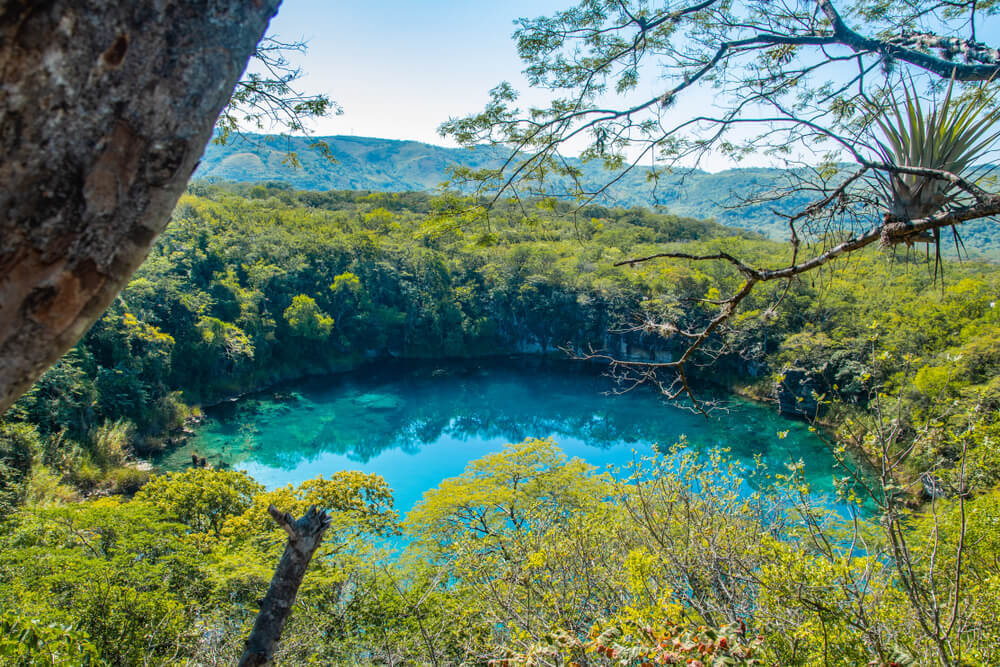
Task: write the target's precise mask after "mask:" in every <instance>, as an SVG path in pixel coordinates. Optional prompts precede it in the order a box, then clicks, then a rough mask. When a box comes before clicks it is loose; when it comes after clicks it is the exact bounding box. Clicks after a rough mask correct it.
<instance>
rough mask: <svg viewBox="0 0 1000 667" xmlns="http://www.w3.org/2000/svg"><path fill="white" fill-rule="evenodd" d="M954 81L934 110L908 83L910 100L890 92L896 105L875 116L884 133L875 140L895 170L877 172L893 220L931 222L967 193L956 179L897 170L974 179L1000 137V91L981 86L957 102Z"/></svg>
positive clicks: (886, 162) (905, 90)
mask: <svg viewBox="0 0 1000 667" xmlns="http://www.w3.org/2000/svg"><path fill="white" fill-rule="evenodd" d="M954 83H955V82H954V80H952V81H951V82H950V83H949V84H948V90H947V92H946V93H945V96H944V100H943V101H942V102H941V104H940V105H936V106H934V107H933V108H931V109H925V108H924V104H923V103H922V102H921V100H920V98H919V97H918V96H917V93H916V89H915V87H911V86H907V85H906V84H905V83H904V84H903V94H904V96H905V97H904V99H903V100H902V101H899V100H897V99H896V97H895V96H894V95H891V94H890V99H891V100H892V106H891V107H890V108H889V109H886V110H883V111H882V112H881V113H880V114H879V115H877V116H876V117H875V123H876V125H877V126H878V128H879V130H881V133H882V139H879V138H876V139H875V150H876V152H877V153H878V154H879V157H880V158H881V160H882V162H883V163H884V164H885V165H888V166H889V167H890V170H888V171H885V172H883V171H877V172H876V182H877V186H878V189H879V190H880V191H881V195H882V196H883V197H884V202H883V203H884V206H885V208H886V209H887V212H888V214H889V215H890V216H891V217H892V218H895V219H897V220H918V219H920V218H925V217H927V216H930V215H933V214H935V213H937V212H939V211H941V210H942V209H944V208H945V207H947V206H949V205H951V204H952V203H954V202H955V201H956V200H958V199H960V198H961V197H962V194H963V191H962V190H961V189H960V188H959V187H958V186H957V185H956V184H955V182H954V181H952V180H948V179H946V178H941V177H939V176H933V175H924V174H913V173H904V172H902V171H897V170H894V169H892V168H900V167H902V168H907V167H908V168H919V169H930V170H935V171H938V172H947V173H949V174H954V175H956V176H959V177H962V178H966V179H968V178H969V177H971V176H972V174H973V172H974V170H975V166H976V164H977V163H978V162H980V161H981V160H982V159H983V157H984V156H985V154H986V153H987V151H988V150H989V149H990V148H991V147H992V145H993V143H994V141H996V139H997V138H998V137H1000V131H996V130H995V129H994V128H995V126H996V123H997V121H998V120H1000V110H998V109H997V108H996V107H994V105H993V100H994V97H995V96H996V91H995V89H994V91H992V92H988V91H987V90H986V88H985V87H984V88H980V89H979V91H977V93H976V94H973V95H971V96H969V97H967V98H965V99H960V100H955V99H953V98H952V92H953V88H954ZM987 85H989V84H987Z"/></svg>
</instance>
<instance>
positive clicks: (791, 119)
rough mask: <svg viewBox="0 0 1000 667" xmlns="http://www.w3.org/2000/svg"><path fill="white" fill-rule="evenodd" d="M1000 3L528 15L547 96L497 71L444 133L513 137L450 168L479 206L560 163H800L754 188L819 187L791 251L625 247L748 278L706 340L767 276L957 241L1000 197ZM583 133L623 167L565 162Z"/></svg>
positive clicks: (715, 4) (622, 0)
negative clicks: (716, 264)
mask: <svg viewBox="0 0 1000 667" xmlns="http://www.w3.org/2000/svg"><path fill="white" fill-rule="evenodd" d="M996 12H997V5H996V3H994V2H976V1H973V0H969V1H961V0H960V1H956V2H937V1H936V0H919V1H913V2H905V3H890V2H884V1H883V0H863V1H861V2H853V3H842V2H837V1H836V0H781V1H780V2H775V1H773V0H702V1H695V0H663V1H660V2H648V1H646V0H636V1H628V0H585V1H584V2H581V3H580V4H579V5H577V6H575V7H572V8H570V9H567V10H564V11H560V12H557V13H555V14H553V15H552V16H547V17H541V18H535V19H521V20H519V22H518V29H517V31H516V32H515V39H516V42H517V47H518V51H519V53H520V55H521V57H522V59H523V60H524V63H525V73H526V74H527V76H528V79H529V81H530V83H531V85H532V86H534V87H537V88H541V89H545V90H548V91H551V94H552V99H551V103H550V104H549V105H548V106H542V107H536V108H530V109H525V110H522V109H520V108H518V106H517V103H516V100H517V91H515V90H514V89H513V88H512V87H511V86H510V85H509V84H507V83H502V84H500V85H499V86H497V87H496V88H494V89H493V91H492V99H491V101H490V103H489V104H488V105H487V106H486V108H485V109H484V110H483V111H482V112H480V113H478V114H474V115H471V116H467V117H464V118H454V119H451V120H449V121H448V122H447V123H445V124H443V125H442V126H441V132H442V133H443V134H446V135H451V136H453V137H454V138H456V139H457V140H458V141H459V142H460V143H462V144H466V145H475V144H480V143H483V142H486V143H489V144H492V145H499V146H504V147H506V148H507V149H508V152H509V157H508V159H507V161H506V162H504V163H503V164H502V165H501V166H499V167H497V168H487V169H473V168H458V169H456V170H455V179H456V181H457V182H466V183H468V182H472V183H474V184H475V185H476V186H477V187H478V192H479V194H480V195H482V196H484V197H486V199H485V200H484V201H485V202H486V203H485V204H484V205H483V208H489V206H490V205H491V204H492V203H494V202H496V201H497V200H498V198H499V197H502V196H511V195H512V196H515V197H516V196H519V195H520V193H522V192H525V191H528V192H531V191H537V190H538V189H545V188H546V185H545V183H546V181H547V180H551V177H552V176H553V175H557V176H559V177H561V179H562V180H561V181H560V182H562V183H569V184H570V187H568V188H567V189H566V191H565V192H562V193H561V194H563V195H566V196H572V197H575V198H576V199H577V200H578V201H580V202H581V203H586V202H589V201H591V200H593V199H594V198H595V197H597V196H600V195H602V194H603V193H604V192H605V191H606V190H607V188H608V187H609V186H611V185H613V184H614V183H615V182H616V181H618V180H620V179H621V178H623V177H624V176H625V175H627V174H628V173H629V172H630V171H632V170H635V169H637V168H638V167H639V166H640V165H644V164H649V165H652V170H651V172H650V180H651V186H650V188H651V194H652V196H653V197H655V184H656V181H657V175H658V173H662V172H663V171H664V170H680V169H686V168H690V167H692V166H696V165H698V164H699V163H700V162H701V161H702V160H703V159H704V158H705V157H706V156H707V155H708V154H709V153H719V154H722V155H725V156H728V157H730V158H732V159H734V160H739V159H741V158H744V157H746V156H748V155H750V154H758V155H765V156H768V157H769V158H770V159H772V160H775V161H776V162H778V163H779V164H782V165H783V166H787V167H790V168H791V169H790V170H789V171H788V172H787V174H788V176H787V179H786V180H787V182H785V183H782V184H779V185H778V186H777V187H771V188H768V190H767V191H761V192H759V193H756V194H755V195H753V196H751V197H749V198H748V200H750V201H754V202H756V203H759V202H761V201H764V202H772V203H773V202H776V201H778V200H781V199H784V198H786V197H789V196H791V195H801V193H802V192H807V193H810V194H811V195H812V197H813V201H812V203H810V204H809V205H807V206H805V207H804V208H802V209H801V210H799V211H798V212H795V213H791V214H788V213H780V212H777V211H775V216H776V217H781V218H783V219H784V220H785V222H786V223H787V226H788V231H789V233H788V236H789V238H790V240H791V244H792V247H793V252H792V254H791V256H790V258H788V259H784V260H782V261H778V262H764V263H753V262H750V261H747V260H745V258H740V257H738V256H735V255H732V254H729V253H725V252H720V253H710V254H705V255H694V254H691V253H685V252H675V251H670V250H667V251H665V252H657V253H652V254H649V255H645V256H636V257H632V258H628V259H626V260H623V261H622V262H621V264H622V265H635V264H636V263H641V262H647V261H651V260H657V259H665V258H667V259H669V258H674V259H677V258H680V259H695V260H701V261H721V262H727V263H729V264H731V265H732V266H733V267H735V268H736V270H738V271H739V272H740V273H741V274H742V275H743V276H744V278H745V281H744V282H743V284H742V285H740V286H739V287H738V288H737V289H736V290H734V291H732V292H730V293H729V294H726V295H720V296H719V297H718V298H716V299H714V302H715V304H716V305H717V307H718V313H717V316H716V317H715V318H713V319H712V320H711V321H709V322H708V324H706V325H705V326H704V327H701V328H698V329H696V330H692V331H682V332H681V333H682V334H683V335H684V336H685V337H686V338H687V339H688V341H689V343H690V347H689V351H690V352H691V353H692V354H693V352H694V351H695V350H696V349H697V348H698V347H700V346H701V345H702V344H703V343H704V342H705V341H706V340H708V339H709V337H710V336H711V335H712V333H713V332H714V331H715V330H716V329H717V328H718V327H720V326H723V325H724V324H725V323H726V322H727V321H729V320H730V318H731V316H732V315H733V314H734V313H735V312H737V310H738V307H739V305H740V303H741V302H742V301H743V300H744V299H745V298H746V297H747V295H748V294H750V292H751V291H752V290H753V289H754V288H755V287H756V286H757V285H758V284H760V283H766V282H769V281H785V282H787V283H789V284H790V283H791V282H792V281H794V280H795V279H796V278H797V277H798V276H800V275H802V274H806V273H809V272H811V271H814V270H816V269H818V268H819V267H822V266H823V265H825V264H827V263H828V262H831V261H833V260H835V259H837V258H838V257H842V256H844V255H847V254H850V253H852V252H854V251H857V250H859V249H860V248H863V247H865V246H869V245H872V244H881V245H882V246H894V245H896V244H905V245H907V246H912V245H913V244H914V243H917V242H928V243H932V244H934V246H935V247H936V248H937V249H938V250H940V244H941V230H942V229H946V228H949V227H950V228H951V229H952V230H953V232H954V234H955V242H956V245H958V244H959V243H960V241H959V236H958V232H957V231H955V230H956V228H957V227H956V226H957V225H959V224H961V223H963V222H965V221H968V220H974V219H981V218H989V217H992V216H994V215H996V214H997V213H1000V194H998V193H997V192H995V191H993V190H992V189H991V187H990V185H991V182H992V181H991V179H990V177H989V175H990V171H991V170H990V169H988V168H985V167H983V165H984V164H986V163H987V162H988V161H989V160H990V159H991V156H992V150H993V148H994V143H995V141H994V140H995V139H996V138H997V135H996V133H995V132H994V129H993V128H994V125H995V123H996V120H997V118H998V116H997V111H996V107H995V102H994V95H993V92H992V91H993V89H994V86H993V79H994V77H995V76H996V74H997V73H998V72H1000V55H998V51H997V50H996V49H995V48H993V47H991V46H989V45H987V44H984V43H983V42H981V41H979V40H980V37H981V35H982V27H983V24H984V23H988V22H989V21H990V19H991V18H992V17H993V16H994V15H995V14H996ZM977 30H978V32H977ZM647 79H652V80H655V81H656V84H655V89H656V93H655V95H653V96H649V95H643V94H642V91H644V90H647V89H648V87H649V86H648V85H644V86H640V82H643V83H644V84H645V81H646V80H647ZM699 88H700V89H702V90H703V91H705V90H707V91H711V94H712V95H713V96H714V98H715V99H716V101H717V102H716V105H715V108H714V109H707V110H706V109H705V108H704V106H703V105H698V104H692V103H690V102H684V100H686V99H687V98H690V97H691V96H692V95H694V93H695V91H696V89H699ZM894 90H904V91H906V92H905V96H900V95H899V94H897V93H894V92H893V91H894ZM928 99H929V100H930V101H929V102H928V101H927V100H928ZM581 145H582V146H583V149H582V152H581V157H582V158H584V159H585V160H598V161H601V162H602V163H603V165H604V166H605V167H606V168H607V169H609V170H610V171H611V176H610V177H609V178H608V179H607V180H606V181H605V182H604V183H603V184H601V185H599V186H597V187H593V186H586V185H585V184H584V181H583V180H582V179H581V175H582V171H581V169H580V167H579V166H578V165H576V164H574V163H571V162H569V161H567V160H566V159H565V154H566V152H567V151H569V150H574V149H578V148H580V146H581ZM690 358H691V355H690V354H684V355H682V356H681V357H680V358H679V359H676V360H674V361H673V362H671V363H668V364H663V365H661V369H663V370H666V369H670V370H672V371H674V372H675V373H676V375H677V379H678V381H679V385H676V384H671V385H670V386H671V387H674V389H672V390H671V391H670V392H668V393H671V395H677V394H678V393H679V392H687V391H688V389H687V382H686V373H685V368H686V366H687V363H688V361H689V359H690ZM646 368H647V370H649V369H651V368H652V367H651V366H647V367H646Z"/></svg>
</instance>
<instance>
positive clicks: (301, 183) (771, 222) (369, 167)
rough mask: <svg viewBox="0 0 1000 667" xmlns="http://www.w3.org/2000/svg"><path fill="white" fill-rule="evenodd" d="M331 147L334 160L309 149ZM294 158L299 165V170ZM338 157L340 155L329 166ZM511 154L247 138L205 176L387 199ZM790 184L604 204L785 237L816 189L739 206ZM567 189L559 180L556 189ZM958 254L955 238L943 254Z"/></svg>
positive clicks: (990, 247)
mask: <svg viewBox="0 0 1000 667" xmlns="http://www.w3.org/2000/svg"><path fill="white" fill-rule="evenodd" d="M317 141H323V142H325V143H326V144H327V145H328V146H329V156H328V155H327V154H326V153H325V152H324V151H320V150H317V149H315V148H311V147H310V146H311V145H312V144H313V143H315V142H317ZM289 154H294V156H295V159H296V160H297V162H298V165H293V164H292V163H291V162H290V160H289ZM330 157H332V158H333V160H332V161H331V159H329V158H330ZM505 157H506V154H505V153H503V152H502V151H501V150H500V149H497V148H489V147H486V146H482V147H477V148H473V149H467V148H444V147H441V146H432V145H430V144H423V143H419V142H416V141H394V140H391V139H375V138H369V137H347V136H336V137H313V138H304V137H278V136H268V135H255V134H244V135H241V136H233V137H231V138H230V139H229V140H227V142H226V143H225V144H222V145H220V144H215V143H213V144H209V145H208V147H207V148H206V149H205V155H204V156H203V158H202V160H201V163H200V165H199V167H198V170H197V171H196V172H195V178H196V179H204V180H207V181H210V182H215V181H236V182H244V183H260V182H265V181H274V182H283V183H287V184H289V185H291V186H293V187H296V188H300V189H308V190H372V191H388V192H405V191H425V192H429V191H433V190H436V189H437V188H438V187H439V186H440V185H441V184H442V183H443V182H445V181H446V180H447V179H448V178H449V177H450V174H449V171H448V169H449V167H450V166H453V165H456V164H460V165H462V166H466V167H472V168H485V167H495V166H496V165H497V164H499V162H500V161H501V160H502V159H503V158H505ZM571 163H572V164H574V165H578V166H580V167H581V168H582V169H583V173H584V182H586V183H589V184H591V185H597V184H601V183H604V182H605V181H606V180H607V179H608V174H607V173H606V172H605V171H604V170H603V169H602V168H601V167H600V166H598V165H597V164H596V163H580V162H579V161H575V160H571ZM789 184H790V181H789V179H788V174H787V172H785V171H783V170H781V169H766V168H737V169H727V170H724V171H719V172H715V173H709V172H705V171H702V170H697V169H696V170H678V171H676V172H675V173H665V174H662V175H660V176H659V178H658V179H657V180H656V181H655V183H654V182H652V181H650V179H649V178H648V169H646V168H642V167H640V168H636V169H635V170H634V171H633V172H631V173H629V174H627V175H626V176H625V177H624V178H623V179H621V180H620V181H618V182H616V183H615V184H614V185H612V187H611V188H610V189H609V190H608V193H609V194H608V196H606V197H603V198H602V199H601V200H599V201H598V202H597V203H600V204H603V205H607V206H625V207H632V206H641V207H647V208H651V207H654V206H655V207H662V210H663V211H665V212H667V213H671V214H673V215H679V216H689V217H693V218H699V219H715V220H717V221H718V222H720V223H721V224H723V225H726V226H729V227H737V228H741V229H746V230H750V231H754V232H758V233H760V234H763V235H765V236H767V237H769V238H772V239H786V238H787V237H788V225H787V223H786V222H785V220H784V219H782V218H780V217H779V216H776V215H775V214H774V212H773V210H772V209H773V208H777V210H779V211H781V212H783V213H797V212H799V211H800V210H802V209H803V208H805V207H806V206H807V205H808V204H809V203H810V202H811V201H812V199H813V198H812V197H811V196H810V194H809V193H808V192H804V191H803V192H792V193H791V194H786V195H785V196H783V197H782V198H781V199H780V201H777V202H773V201H770V198H768V199H767V200H764V201H761V202H759V203H751V204H747V205H740V206H737V205H738V204H742V203H743V202H744V200H746V199H747V198H750V197H753V196H754V195H761V194H766V193H768V192H770V191H772V190H774V189H775V188H781V189H783V190H784V189H787V187H788V186H789ZM551 185H552V188H553V190H554V191H557V190H559V189H560V180H559V179H558V178H554V180H553V181H552V183H551ZM960 231H961V234H962V238H963V240H964V242H965V248H964V249H963V251H962V252H963V253H964V252H966V251H967V252H969V253H971V254H972V255H973V256H976V255H984V256H988V257H1000V231H998V228H997V225H996V224H995V223H993V222H991V221H976V222H972V223H969V224H967V225H966V226H965V228H964V229H961V230H960ZM942 249H943V250H944V251H945V252H947V253H948V254H950V255H955V254H957V251H956V249H955V246H954V244H953V243H951V241H950V239H949V241H948V243H947V244H945V245H943V248H942Z"/></svg>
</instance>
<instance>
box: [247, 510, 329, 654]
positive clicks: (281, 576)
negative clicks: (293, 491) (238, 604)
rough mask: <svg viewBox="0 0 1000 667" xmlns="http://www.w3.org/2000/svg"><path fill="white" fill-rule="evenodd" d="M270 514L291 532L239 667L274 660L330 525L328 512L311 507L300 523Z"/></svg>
mask: <svg viewBox="0 0 1000 667" xmlns="http://www.w3.org/2000/svg"><path fill="white" fill-rule="evenodd" d="M267 511H268V513H270V515H271V516H272V517H273V518H274V520H275V521H277V522H278V524H279V525H280V526H281V527H282V528H284V529H285V532H286V533H288V544H286V545H285V553H283V554H282V555H281V560H280V561H278V568H277V569H276V570H275V571H274V577H273V578H272V579H271V585H270V586H269V587H268V589H267V595H265V596H264V600H263V601H262V602H261V604H260V611H259V612H258V613H257V620H256V621H254V624H253V630H252V631H251V632H250V637H249V638H247V642H246V649H245V650H244V651H243V657H242V658H240V663H239V667H257V666H258V665H270V664H272V661H273V659H274V649H275V647H276V646H277V645H278V640H279V639H280V638H281V631H282V629H283V628H284V627H285V622H286V621H287V620H288V616H289V615H290V614H291V612H292V605H293V604H295V596H296V594H297V593H298V592H299V586H300V585H301V584H302V577H303V576H305V573H306V568H307V567H308V566H309V561H310V560H312V557H313V554H314V553H315V552H316V549H317V548H318V547H319V545H320V542H322V541H323V533H325V532H326V529H327V528H328V527H329V526H330V517H329V516H327V514H326V512H322V511H320V510H317V509H316V508H315V507H310V508H309V511H308V512H306V514H305V516H303V517H302V518H301V519H299V520H298V521H296V520H295V518H294V517H292V515H290V514H288V513H284V514H283V513H281V512H279V511H278V510H277V508H275V506H274V505H270V506H268V508H267Z"/></svg>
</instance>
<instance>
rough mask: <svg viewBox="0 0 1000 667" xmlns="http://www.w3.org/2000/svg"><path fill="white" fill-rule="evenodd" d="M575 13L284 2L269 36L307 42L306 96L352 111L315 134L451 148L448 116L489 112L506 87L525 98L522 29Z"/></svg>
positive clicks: (548, 5) (511, 1)
mask: <svg viewBox="0 0 1000 667" xmlns="http://www.w3.org/2000/svg"><path fill="white" fill-rule="evenodd" d="M568 4H569V3H568V2H567V0H508V1H506V2H481V1H476V0H467V1H465V2H457V1H450V2H449V1H443V0H428V1H411V2H404V1H401V0H388V1H385V0H383V1H380V2H364V1H355V2H324V1H323V0H285V2H284V3H283V4H282V6H281V10H280V11H279V13H278V16H277V18H275V19H274V21H273V22H272V23H271V29H270V32H271V33H272V34H273V35H276V36H278V37H281V38H284V39H298V38H305V39H306V40H307V41H308V42H309V53H308V55H307V56H305V57H304V58H302V59H301V63H302V67H303V70H304V72H305V76H304V78H303V80H302V82H301V88H302V89H303V90H305V91H307V92H325V93H327V94H329V95H330V97H331V98H333V99H334V100H336V101H337V102H338V103H339V104H340V105H341V106H342V107H343V109H344V113H343V115H341V116H334V117H331V118H327V119H323V120H320V121H317V122H316V123H314V125H313V128H312V129H313V131H314V132H315V133H316V134H320V135H323V134H352V135H361V136H370V137H384V138H389V139H413V140H417V141H424V142H427V143H434V144H447V143H448V142H447V141H446V140H445V139H443V138H441V137H440V136H439V135H438V134H437V127H438V126H439V125H440V124H441V123H442V122H444V121H446V120H447V119H448V117H449V116H461V115H465V114H467V113H471V112H475V111H478V110H480V109H482V107H483V105H484V104H485V103H486V101H487V100H488V97H489V95H488V93H489V90H490V89H491V88H492V87H493V86H495V85H496V84H497V83H499V82H500V81H504V80H507V81H510V82H511V83H513V84H514V85H515V86H516V87H517V88H518V89H521V90H523V89H526V88H527V83H526V82H525V81H524V79H523V77H522V76H521V74H520V71H521V68H522V66H521V61H520V59H519V58H518V57H517V51H516V49H515V47H514V42H513V40H512V39H511V34H512V33H513V31H514V25H513V21H514V19H515V18H517V17H519V16H539V15H542V14H546V13H550V12H551V11H553V10H556V9H561V8H565V7H566V6H568ZM526 99H531V98H530V97H528V98H526Z"/></svg>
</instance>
